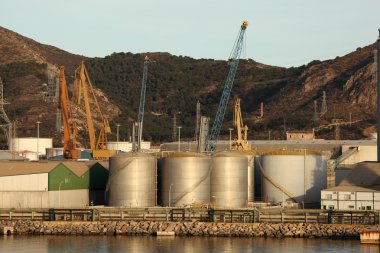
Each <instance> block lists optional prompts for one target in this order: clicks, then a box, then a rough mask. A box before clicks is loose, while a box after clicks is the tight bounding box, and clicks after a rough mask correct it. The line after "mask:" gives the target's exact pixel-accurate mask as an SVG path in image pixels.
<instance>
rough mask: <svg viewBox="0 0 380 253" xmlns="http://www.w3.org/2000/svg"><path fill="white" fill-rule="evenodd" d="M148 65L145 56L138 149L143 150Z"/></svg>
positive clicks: (147, 58) (138, 120)
mask: <svg viewBox="0 0 380 253" xmlns="http://www.w3.org/2000/svg"><path fill="white" fill-rule="evenodd" d="M148 63H149V57H148V56H145V58H144V69H143V79H142V85H141V94H140V105H139V115H138V119H137V122H138V140H137V142H138V144H137V149H138V150H140V148H141V140H142V130H143V122H144V108H145V93H146V83H147V79H148Z"/></svg>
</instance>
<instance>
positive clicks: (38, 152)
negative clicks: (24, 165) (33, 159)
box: [36, 121, 41, 160]
mask: <svg viewBox="0 0 380 253" xmlns="http://www.w3.org/2000/svg"><path fill="white" fill-rule="evenodd" d="M36 123H37V160H40V124H41V121H37V122H36Z"/></svg>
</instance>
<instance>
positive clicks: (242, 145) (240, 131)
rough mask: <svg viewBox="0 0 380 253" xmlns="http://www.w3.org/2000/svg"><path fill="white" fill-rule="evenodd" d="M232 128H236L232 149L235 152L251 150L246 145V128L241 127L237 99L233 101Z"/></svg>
mask: <svg viewBox="0 0 380 253" xmlns="http://www.w3.org/2000/svg"><path fill="white" fill-rule="evenodd" d="M234 126H235V127H236V132H237V138H236V140H235V141H234V142H233V144H232V147H233V148H234V149H236V150H251V145H250V144H249V143H248V126H247V125H245V126H243V118H242V116H241V109H240V98H237V99H236V101H235V111H234Z"/></svg>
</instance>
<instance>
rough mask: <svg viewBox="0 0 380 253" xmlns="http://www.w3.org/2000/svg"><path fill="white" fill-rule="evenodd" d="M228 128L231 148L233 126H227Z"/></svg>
mask: <svg viewBox="0 0 380 253" xmlns="http://www.w3.org/2000/svg"><path fill="white" fill-rule="evenodd" d="M228 130H230V150H231V147H232V130H234V129H233V128H231V127H230V128H228Z"/></svg>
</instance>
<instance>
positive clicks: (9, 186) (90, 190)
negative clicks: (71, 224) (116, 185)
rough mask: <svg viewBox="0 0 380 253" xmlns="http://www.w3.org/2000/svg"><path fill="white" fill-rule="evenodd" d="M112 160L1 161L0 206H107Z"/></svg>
mask: <svg viewBox="0 0 380 253" xmlns="http://www.w3.org/2000/svg"><path fill="white" fill-rule="evenodd" d="M108 174H109V173H108V162H99V161H64V162H62V161H44V162H24V161H0V208H83V207H86V206H89V205H104V203H105V202H104V199H105V197H104V196H105V189H106V186H107V180H108Z"/></svg>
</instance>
